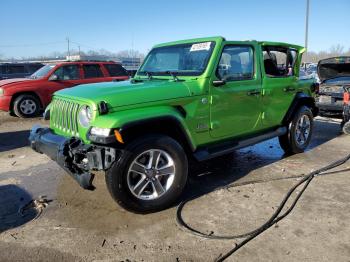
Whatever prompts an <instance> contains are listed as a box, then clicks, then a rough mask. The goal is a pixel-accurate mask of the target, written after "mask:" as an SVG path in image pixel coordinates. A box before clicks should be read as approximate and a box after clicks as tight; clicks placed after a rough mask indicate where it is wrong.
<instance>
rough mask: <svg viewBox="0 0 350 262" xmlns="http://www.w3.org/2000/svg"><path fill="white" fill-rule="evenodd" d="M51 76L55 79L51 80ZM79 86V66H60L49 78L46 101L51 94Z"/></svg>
mask: <svg viewBox="0 0 350 262" xmlns="http://www.w3.org/2000/svg"><path fill="white" fill-rule="evenodd" d="M53 75H55V76H56V78H52V76H53ZM79 84H81V77H80V70H79V65H77V64H73V65H64V66H61V67H59V68H58V69H56V70H55V71H54V72H53V73H52V74H51V76H50V77H49V83H48V90H47V91H48V92H47V95H48V99H49V100H51V97H52V95H53V93H54V92H56V91H58V90H61V89H64V88H69V87H73V86H76V85H79Z"/></svg>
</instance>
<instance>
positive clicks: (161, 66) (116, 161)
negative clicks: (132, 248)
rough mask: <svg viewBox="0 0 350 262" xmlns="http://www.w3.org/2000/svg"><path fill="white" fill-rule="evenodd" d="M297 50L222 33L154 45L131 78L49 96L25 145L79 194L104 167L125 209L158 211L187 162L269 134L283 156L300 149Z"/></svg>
mask: <svg viewBox="0 0 350 262" xmlns="http://www.w3.org/2000/svg"><path fill="white" fill-rule="evenodd" d="M304 50H305V49H304V48H303V47H300V46H297V45H292V44H286V43H276V42H257V41H227V40H225V38H223V37H211V38H200V39H191V40H184V41H177V42H171V43H166V44H161V45H157V46H155V47H154V48H153V49H152V50H151V51H150V53H149V54H148V55H147V57H146V59H145V60H144V62H143V64H142V66H141V67H140V69H139V70H138V71H137V73H136V75H135V77H134V78H133V79H132V80H131V81H126V82H123V83H98V84H90V85H89V86H86V85H81V86H77V87H74V88H71V89H65V90H61V91H59V92H56V93H55V95H54V98H53V100H52V102H51V104H50V105H49V107H48V109H47V111H46V113H45V114H44V115H45V117H46V118H50V127H49V128H44V127H40V126H35V127H33V128H32V130H31V134H30V138H29V139H30V141H31V146H32V148H33V149H34V150H35V151H37V152H40V153H45V154H47V155H48V156H50V157H51V158H52V159H53V160H55V161H57V162H58V163H59V164H60V165H61V166H62V168H63V169H64V170H66V171H67V173H68V174H70V175H71V176H72V177H73V178H74V179H75V180H76V181H77V182H78V183H79V184H80V185H81V186H82V187H83V188H85V189H91V188H93V185H92V180H93V174H92V172H93V171H94V170H104V171H105V173H106V183H107V188H108V189H109V192H110V193H111V195H112V196H113V198H114V199H115V200H116V202H117V203H118V204H120V205H121V206H123V207H124V208H126V209H128V210H131V211H133V212H140V213H146V212H152V211H156V210H160V209H164V208H166V207H168V206H169V205H171V204H172V203H173V202H174V201H175V200H176V199H177V198H178V197H179V196H180V194H181V192H182V191H183V189H184V186H185V184H186V181H187V173H188V163H189V162H188V160H189V159H194V160H197V161H205V160H207V159H210V158H213V157H217V156H220V155H223V154H227V153H230V152H232V151H234V150H236V149H239V148H242V147H246V146H249V145H253V144H255V143H259V142H261V141H264V140H267V139H270V138H273V137H278V138H279V142H280V145H281V147H282V148H283V150H285V151H286V152H287V153H300V152H303V151H304V150H305V149H306V147H307V146H308V144H309V142H310V139H311V136H312V131H313V117H314V116H315V115H316V114H317V108H316V106H315V101H314V96H313V94H314V93H313V90H314V80H312V79H311V80H310V79H308V80H299V78H298V76H299V66H300V61H301V56H302V53H303V52H304ZM261 58H264V59H263V60H261Z"/></svg>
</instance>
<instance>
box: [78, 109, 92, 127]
mask: <svg viewBox="0 0 350 262" xmlns="http://www.w3.org/2000/svg"><path fill="white" fill-rule="evenodd" d="M78 119H79V123H80V124H81V125H82V126H83V127H88V126H89V125H90V122H91V119H92V109H91V108H90V107H89V106H83V107H82V108H81V109H80V111H79V115H78Z"/></svg>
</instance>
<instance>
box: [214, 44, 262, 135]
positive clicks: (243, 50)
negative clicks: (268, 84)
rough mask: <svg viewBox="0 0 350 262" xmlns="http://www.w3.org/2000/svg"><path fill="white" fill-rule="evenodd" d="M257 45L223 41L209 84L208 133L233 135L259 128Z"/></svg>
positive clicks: (259, 103) (259, 81)
mask: <svg viewBox="0 0 350 262" xmlns="http://www.w3.org/2000/svg"><path fill="white" fill-rule="evenodd" d="M256 48H257V45H255V44H251V45H248V44H247V45H246V44H244V45H243V44H239V43H234V42H227V43H226V44H225V45H224V47H223V49H222V53H221V58H220V61H219V63H218V65H217V69H216V72H215V76H214V77H213V79H212V80H213V81H215V80H223V81H224V84H222V85H220V86H214V85H212V86H211V88H210V93H211V100H212V101H211V108H210V121H211V131H210V135H211V136H212V137H222V138H224V137H237V136H240V135H243V134H244V135H248V134H249V133H253V132H255V131H257V130H259V129H261V128H262V126H261V122H260V113H261V74H260V70H259V67H258V65H259V62H258V59H259V58H258V56H257V53H258V52H257V50H256Z"/></svg>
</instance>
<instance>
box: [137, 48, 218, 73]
mask: <svg viewBox="0 0 350 262" xmlns="http://www.w3.org/2000/svg"><path fill="white" fill-rule="evenodd" d="M214 45H215V43H214V42H203V43H190V44H180V45H173V46H165V47H158V48H154V49H152V50H151V52H150V53H149V54H148V56H147V57H146V59H145V62H144V63H143V65H142V66H141V68H140V70H139V72H138V75H147V74H150V73H151V74H152V75H166V74H169V72H172V73H174V74H176V75H184V76H185V75H188V76H195V75H201V74H202V73H203V72H204V70H205V68H206V67H207V64H208V61H209V58H210V55H211V53H212V51H213V48H214Z"/></svg>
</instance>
